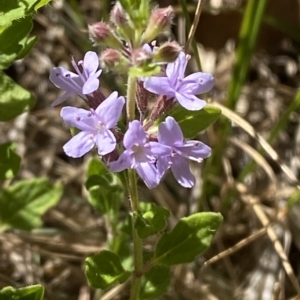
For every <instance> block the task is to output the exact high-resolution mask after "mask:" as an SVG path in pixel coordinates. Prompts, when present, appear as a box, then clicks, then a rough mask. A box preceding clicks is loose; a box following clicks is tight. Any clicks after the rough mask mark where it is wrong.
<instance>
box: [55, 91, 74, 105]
mask: <svg viewBox="0 0 300 300" xmlns="http://www.w3.org/2000/svg"><path fill="white" fill-rule="evenodd" d="M72 95H73V93H72V92H64V93H63V94H62V95H60V96H59V97H57V98H56V99H55V100H54V101H53V102H52V104H51V106H52V107H53V106H56V105H58V104H61V103H62V102H64V101H66V100H67V99H68V98H69V97H70V96H72Z"/></svg>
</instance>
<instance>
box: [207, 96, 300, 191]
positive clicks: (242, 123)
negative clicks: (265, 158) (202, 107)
mask: <svg viewBox="0 0 300 300" xmlns="http://www.w3.org/2000/svg"><path fill="white" fill-rule="evenodd" d="M210 104H212V105H214V106H215V107H218V108H220V109H221V110H222V114H223V115H224V116H225V117H227V118H228V119H230V120H231V121H232V122H234V123H235V124H237V125H238V126H240V127H241V128H242V129H244V130H245V131H246V132H247V133H248V134H249V135H250V136H252V137H253V138H255V139H256V140H257V141H258V142H259V143H260V145H261V147H262V148H263V149H264V150H265V151H266V153H268V154H269V156H270V157H271V158H272V159H273V160H274V161H275V162H276V163H277V164H278V165H279V166H280V168H281V170H282V171H283V172H284V173H285V174H286V175H287V177H288V178H289V179H290V180H291V181H292V183H293V184H295V185H296V186H297V188H298V189H300V183H299V181H298V179H297V178H296V176H295V175H294V173H293V172H292V171H291V169H290V168H289V167H288V166H287V165H286V164H285V163H283V162H282V161H281V159H280V157H279V156H278V154H277V153H276V151H275V150H274V149H273V148H272V146H271V145H270V144H269V143H268V142H267V141H266V140H265V139H264V138H263V137H262V136H261V135H260V134H258V133H257V132H256V131H255V129H254V128H253V127H252V126H251V125H250V124H249V123H248V122H247V121H245V120H244V119H243V118H241V117H240V116H239V115H237V114H236V113H235V112H234V111H232V110H230V109H228V108H227V107H225V106H224V105H222V104H220V103H218V102H216V101H213V102H212V103H210Z"/></svg>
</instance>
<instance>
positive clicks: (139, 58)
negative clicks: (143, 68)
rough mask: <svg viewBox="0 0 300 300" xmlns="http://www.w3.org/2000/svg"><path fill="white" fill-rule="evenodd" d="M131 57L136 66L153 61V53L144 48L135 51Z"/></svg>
mask: <svg viewBox="0 0 300 300" xmlns="http://www.w3.org/2000/svg"><path fill="white" fill-rule="evenodd" d="M131 58H132V63H133V64H134V65H135V66H140V65H143V64H145V63H149V62H151V61H152V53H150V52H148V51H147V50H145V49H143V48H139V49H136V50H134V51H133V53H132V56H131Z"/></svg>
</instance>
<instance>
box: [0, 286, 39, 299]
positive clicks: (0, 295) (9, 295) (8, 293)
mask: <svg viewBox="0 0 300 300" xmlns="http://www.w3.org/2000/svg"><path fill="white" fill-rule="evenodd" d="M43 296H44V288H43V287H42V286H41V285H39V284H37V285H31V286H27V287H23V288H20V289H15V288H13V287H11V286H8V287H5V288H3V289H2V290H1V291H0V300H42V299H43Z"/></svg>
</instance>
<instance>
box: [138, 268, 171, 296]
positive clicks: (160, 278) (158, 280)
mask: <svg viewBox="0 0 300 300" xmlns="http://www.w3.org/2000/svg"><path fill="white" fill-rule="evenodd" d="M170 282H171V273H170V268H169V267H166V266H155V267H153V268H152V269H151V270H150V271H148V272H147V273H146V274H144V276H143V278H142V283H141V290H140V297H139V299H141V300H154V299H157V298H158V297H160V296H162V295H163V294H165V293H166V292H167V289H168V286H169V284H170Z"/></svg>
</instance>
